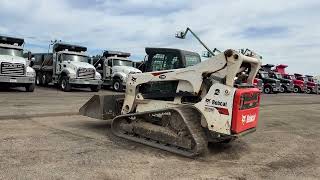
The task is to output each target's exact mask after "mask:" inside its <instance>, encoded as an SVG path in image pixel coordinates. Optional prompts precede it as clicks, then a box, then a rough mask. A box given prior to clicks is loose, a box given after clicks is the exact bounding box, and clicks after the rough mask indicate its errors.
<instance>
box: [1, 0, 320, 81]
mask: <svg viewBox="0 0 320 180" xmlns="http://www.w3.org/2000/svg"><path fill="white" fill-rule="evenodd" d="M0 7H1V11H0V34H7V35H12V36H21V37H24V38H25V39H26V45H25V47H26V48H27V49H29V50H31V51H33V52H46V51H47V48H48V44H49V42H50V40H52V39H61V40H63V41H68V42H72V43H77V44H81V45H85V46H87V47H88V48H89V53H90V54H91V55H94V54H97V53H100V52H101V51H102V50H103V49H110V50H120V51H127V52H131V54H132V55H133V56H132V57H133V59H135V60H142V59H143V57H144V54H145V52H144V48H145V47H150V46H151V47H173V48H181V49H186V50H192V51H196V52H199V53H201V52H202V51H204V49H203V47H201V45H200V44H199V43H198V42H197V41H196V40H195V39H194V38H193V37H191V36H188V37H187V39H186V40H180V39H176V38H174V34H175V32H176V31H178V30H183V29H185V28H186V27H188V26H189V27H191V29H193V31H195V32H196V33H197V34H198V35H199V36H200V37H201V39H202V40H203V41H204V42H206V44H207V45H208V46H209V47H211V48H212V49H213V48H218V49H220V50H225V49H228V48H233V49H239V48H250V49H253V50H255V51H256V52H258V53H259V54H261V55H262V56H263V57H264V61H263V63H272V64H281V63H283V64H288V65H289V67H288V71H289V72H291V73H293V72H299V73H306V74H314V75H319V74H320V68H319V67H320V60H318V58H319V57H320V51H319V49H320V42H319V39H320V23H318V22H319V17H320V12H319V8H320V1H319V0H308V1H305V0H292V1H287V0H277V1H276V0H260V1H256V0H241V1H238V0H225V1H218V0H193V1H192V0H181V1H179V0H176V1H171V0H158V1H151V0H64V1H63V0H56V1H49V0H38V1H35V0H24V1H18V0H1V1H0Z"/></svg>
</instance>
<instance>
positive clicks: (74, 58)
mask: <svg viewBox="0 0 320 180" xmlns="http://www.w3.org/2000/svg"><path fill="white" fill-rule="evenodd" d="M60 58H62V60H63V61H76V62H86V63H88V62H89V59H88V57H87V56H81V55H74V54H62V55H61V57H60Z"/></svg>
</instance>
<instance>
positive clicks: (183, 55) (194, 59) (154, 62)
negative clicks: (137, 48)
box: [140, 47, 201, 72]
mask: <svg viewBox="0 0 320 180" xmlns="http://www.w3.org/2000/svg"><path fill="white" fill-rule="evenodd" d="M145 50H146V53H147V55H146V57H145V62H144V63H143V65H142V66H143V67H141V68H142V69H140V70H142V71H143V72H153V71H163V70H170V69H179V68H186V67H189V66H193V65H195V64H198V63H200V62H201V58H200V55H199V54H198V53H195V52H191V51H185V50H180V49H170V48H148V47H147V48H146V49H145Z"/></svg>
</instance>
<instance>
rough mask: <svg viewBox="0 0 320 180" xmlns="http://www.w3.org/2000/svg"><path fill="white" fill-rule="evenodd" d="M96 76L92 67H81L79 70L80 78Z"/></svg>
mask: <svg viewBox="0 0 320 180" xmlns="http://www.w3.org/2000/svg"><path fill="white" fill-rule="evenodd" d="M94 76H95V70H94V69H91V68H81V69H79V70H78V76H77V77H78V78H80V79H93V78H94Z"/></svg>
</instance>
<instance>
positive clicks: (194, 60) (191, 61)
mask: <svg viewBox="0 0 320 180" xmlns="http://www.w3.org/2000/svg"><path fill="white" fill-rule="evenodd" d="M200 61H201V59H200V57H199V56H195V55H186V67H188V66H193V65H195V64H198V63H200Z"/></svg>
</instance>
